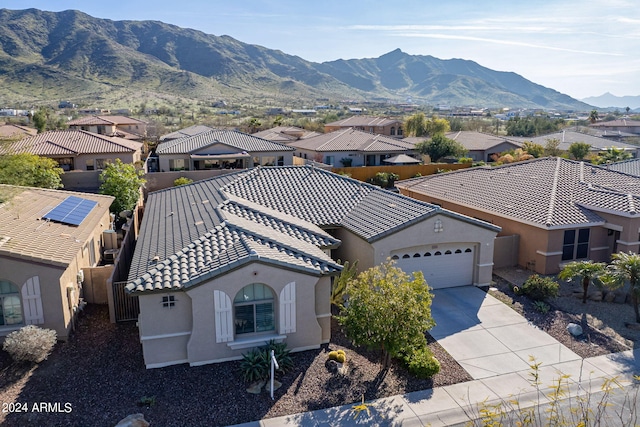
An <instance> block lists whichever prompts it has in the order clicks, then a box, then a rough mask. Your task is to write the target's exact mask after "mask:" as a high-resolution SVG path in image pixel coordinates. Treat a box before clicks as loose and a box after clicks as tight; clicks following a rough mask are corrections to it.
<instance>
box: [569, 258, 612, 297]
mask: <svg viewBox="0 0 640 427" xmlns="http://www.w3.org/2000/svg"><path fill="white" fill-rule="evenodd" d="M606 266H607V265H606V264H605V263H603V262H593V261H591V260H589V261H573V262H570V263H569V264H567V265H566V266H565V267H564V268H563V269H562V271H561V272H560V274H558V278H560V279H561V280H567V281H571V280H573V279H574V278H576V277H577V278H579V279H580V281H581V282H582V289H583V290H584V292H583V293H582V302H583V303H586V302H587V292H588V289H589V284H590V283H591V282H592V281H593V280H599V277H600V276H602V275H603V274H604V272H605V271H606Z"/></svg>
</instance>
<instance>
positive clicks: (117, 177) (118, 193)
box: [100, 159, 146, 215]
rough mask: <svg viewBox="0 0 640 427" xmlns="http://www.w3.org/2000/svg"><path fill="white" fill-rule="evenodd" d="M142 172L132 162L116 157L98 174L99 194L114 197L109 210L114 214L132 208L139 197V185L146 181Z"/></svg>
mask: <svg viewBox="0 0 640 427" xmlns="http://www.w3.org/2000/svg"><path fill="white" fill-rule="evenodd" d="M143 174H144V172H143V171H142V170H140V169H136V167H135V166H134V165H132V164H128V163H122V160H120V159H116V161H115V162H114V163H109V164H107V167H106V168H105V169H104V171H102V173H101V174H100V181H102V184H101V185H100V194H108V195H109V196H113V197H115V198H116V199H115V200H114V201H113V203H112V204H111V208H110V210H111V212H113V213H115V214H116V215H117V214H119V213H120V212H122V211H125V210H129V209H131V208H133V207H134V206H135V204H136V202H137V201H138V198H139V197H140V187H142V186H143V185H144V183H145V182H146V181H145V180H144V179H143V178H142V175H143Z"/></svg>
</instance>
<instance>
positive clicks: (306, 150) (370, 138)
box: [288, 128, 419, 167]
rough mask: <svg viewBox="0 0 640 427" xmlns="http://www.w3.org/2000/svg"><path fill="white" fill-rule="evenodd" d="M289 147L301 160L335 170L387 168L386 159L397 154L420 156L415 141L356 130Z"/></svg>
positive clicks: (315, 137) (299, 141) (312, 138)
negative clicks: (356, 167) (365, 167)
mask: <svg viewBox="0 0 640 427" xmlns="http://www.w3.org/2000/svg"><path fill="white" fill-rule="evenodd" d="M288 145H289V147H293V148H295V150H296V153H295V155H296V156H298V157H303V158H305V159H311V160H316V161H319V162H322V163H325V164H328V165H332V166H334V167H349V166H379V165H384V164H386V163H385V159H388V158H390V157H394V156H396V155H398V154H406V155H409V156H415V157H419V155H417V154H416V151H415V144H413V143H412V142H407V141H404V140H401V139H396V138H391V137H389V136H385V135H380V134H373V133H369V132H364V131H361V130H357V129H355V128H347V129H340V130H336V131H333V132H330V133H324V134H319V135H317V136H314V137H311V138H306V139H301V140H298V141H293V142H290V143H288Z"/></svg>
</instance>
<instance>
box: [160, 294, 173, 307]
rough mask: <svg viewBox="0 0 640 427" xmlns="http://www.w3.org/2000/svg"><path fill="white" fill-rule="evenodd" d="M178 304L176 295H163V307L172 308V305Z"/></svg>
mask: <svg viewBox="0 0 640 427" xmlns="http://www.w3.org/2000/svg"><path fill="white" fill-rule="evenodd" d="M175 305H176V297H175V295H167V296H164V297H162V306H163V307H167V308H171V307H175Z"/></svg>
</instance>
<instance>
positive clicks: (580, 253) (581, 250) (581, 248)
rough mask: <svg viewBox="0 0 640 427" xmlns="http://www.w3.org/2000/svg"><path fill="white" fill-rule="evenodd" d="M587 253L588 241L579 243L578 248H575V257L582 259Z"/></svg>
mask: <svg viewBox="0 0 640 427" xmlns="http://www.w3.org/2000/svg"><path fill="white" fill-rule="evenodd" d="M587 255H589V244H588V243H580V244H579V245H578V249H577V250H576V259H584V258H587Z"/></svg>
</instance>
